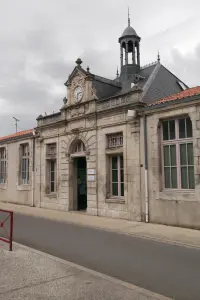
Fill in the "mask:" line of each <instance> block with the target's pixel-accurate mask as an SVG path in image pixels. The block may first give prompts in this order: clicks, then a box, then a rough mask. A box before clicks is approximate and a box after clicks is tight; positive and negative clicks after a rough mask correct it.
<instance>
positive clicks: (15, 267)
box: [0, 242, 170, 300]
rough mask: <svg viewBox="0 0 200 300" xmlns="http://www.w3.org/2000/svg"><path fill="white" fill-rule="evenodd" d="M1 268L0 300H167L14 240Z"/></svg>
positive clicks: (1, 253)
mask: <svg viewBox="0 0 200 300" xmlns="http://www.w3.org/2000/svg"><path fill="white" fill-rule="evenodd" d="M1 244H2V243H1V242H0V245H1ZM0 269H1V272H0V300H11V299H17V300H36V299H38V300H39V299H43V300H45V299H48V300H50V299H51V300H54V299H55V300H56V299H59V300H71V299H73V300H90V299H91V300H123V299H124V300H170V299H169V298H166V297H164V296H161V295H158V294H155V293H152V292H149V291H147V290H144V289H141V288H138V287H136V286H134V285H131V284H128V283H125V282H122V281H120V280H117V279H114V278H112V277H109V276H106V275H103V274H101V273H98V272H95V271H92V270H89V269H86V268H84V267H81V266H78V265H75V264H73V263H70V262H67V261H64V260H61V259H58V258H56V257H53V256H50V255H48V254H45V253H43V252H40V251H37V250H33V249H31V248H28V247H25V246H22V245H19V244H16V243H15V244H14V251H12V252H9V251H7V250H6V249H5V248H4V247H2V245H1V247H0Z"/></svg>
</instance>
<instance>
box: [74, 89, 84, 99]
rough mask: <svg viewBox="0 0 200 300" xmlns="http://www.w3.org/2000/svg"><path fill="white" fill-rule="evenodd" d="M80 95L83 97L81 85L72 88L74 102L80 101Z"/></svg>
mask: <svg viewBox="0 0 200 300" xmlns="http://www.w3.org/2000/svg"><path fill="white" fill-rule="evenodd" d="M82 97H83V89H82V87H81V86H77V87H76V88H75V90H74V100H75V101H76V102H79V101H81V99H82Z"/></svg>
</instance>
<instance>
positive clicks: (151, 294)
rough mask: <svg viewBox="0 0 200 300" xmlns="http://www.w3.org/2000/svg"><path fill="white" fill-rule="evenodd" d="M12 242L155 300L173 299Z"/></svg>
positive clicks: (16, 244)
mask: <svg viewBox="0 0 200 300" xmlns="http://www.w3.org/2000/svg"><path fill="white" fill-rule="evenodd" d="M13 244H14V245H15V246H17V247H19V248H22V249H25V250H26V251H29V252H33V253H36V254H38V255H40V256H45V257H47V258H49V259H51V260H54V261H57V262H59V263H62V264H65V265H68V266H70V267H74V268H76V269H78V270H80V271H84V272H87V273H89V274H91V275H93V276H96V277H100V278H102V279H104V280H107V281H110V282H112V283H115V284H117V285H121V286H123V287H125V288H128V289H130V290H134V291H135V292H137V293H140V294H142V295H145V296H147V297H152V298H154V299H155V300H173V299H172V298H168V297H165V296H162V295H160V294H157V293H154V292H151V291H148V290H146V289H143V288H140V287H138V286H136V285H133V284H130V283H127V282H125V281H122V280H119V279H116V278H114V277H111V276H108V275H105V274H102V273H100V272H97V271H93V270H91V269H88V268H86V267H83V266H81V265H77V264H75V263H72V262H70V261H67V260H64V259H61V258H58V257H56V256H53V255H51V254H48V253H45V252H42V251H39V250H36V249H33V248H30V247H28V246H25V245H22V244H19V243H16V242H13Z"/></svg>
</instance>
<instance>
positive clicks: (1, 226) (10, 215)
mask: <svg viewBox="0 0 200 300" xmlns="http://www.w3.org/2000/svg"><path fill="white" fill-rule="evenodd" d="M0 212H3V213H4V214H7V215H6V216H4V219H3V221H2V220H1V216H0V229H4V232H5V237H1V236H0V241H3V242H5V243H8V244H9V250H10V251H12V242H13V211H9V210H3V209H0ZM9 219H10V232H9V233H8V232H7V230H6V228H5V223H6V221H8V220H9Z"/></svg>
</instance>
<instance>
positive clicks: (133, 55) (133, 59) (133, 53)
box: [132, 43, 135, 64]
mask: <svg viewBox="0 0 200 300" xmlns="http://www.w3.org/2000/svg"><path fill="white" fill-rule="evenodd" d="M132 63H133V64H135V43H133V52H132Z"/></svg>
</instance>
